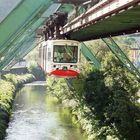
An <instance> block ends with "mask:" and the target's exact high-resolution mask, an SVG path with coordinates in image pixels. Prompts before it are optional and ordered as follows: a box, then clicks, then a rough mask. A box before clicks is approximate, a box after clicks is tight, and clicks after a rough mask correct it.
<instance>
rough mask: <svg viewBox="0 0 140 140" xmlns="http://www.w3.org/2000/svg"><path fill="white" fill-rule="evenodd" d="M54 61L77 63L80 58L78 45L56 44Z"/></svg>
mask: <svg viewBox="0 0 140 140" xmlns="http://www.w3.org/2000/svg"><path fill="white" fill-rule="evenodd" d="M53 53H54V55H53V56H54V57H53V62H56V63H76V62H77V60H78V46H67V45H54V52H53Z"/></svg>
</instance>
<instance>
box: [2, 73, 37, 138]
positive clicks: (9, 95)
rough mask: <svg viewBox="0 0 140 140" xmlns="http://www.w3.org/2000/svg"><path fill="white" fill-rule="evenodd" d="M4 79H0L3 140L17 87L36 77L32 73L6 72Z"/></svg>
mask: <svg viewBox="0 0 140 140" xmlns="http://www.w3.org/2000/svg"><path fill="white" fill-rule="evenodd" d="M3 79H4V80H0V140H3V139H4V136H5V130H6V128H7V126H8V122H9V115H10V112H11V106H12V101H13V98H14V93H15V91H16V89H17V88H18V87H19V86H21V85H23V84H24V83H27V82H31V81H33V80H34V77H33V75H31V74H26V75H14V74H6V75H4V76H3Z"/></svg>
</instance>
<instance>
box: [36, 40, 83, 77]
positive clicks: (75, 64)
mask: <svg viewBox="0 0 140 140" xmlns="http://www.w3.org/2000/svg"><path fill="white" fill-rule="evenodd" d="M39 64H40V66H41V67H42V69H43V70H44V71H45V73H46V74H47V75H50V76H56V77H64V78H68V77H77V76H78V75H79V73H80V43H79V42H78V41H74V40H63V39H59V40H47V41H43V42H42V43H40V46H39Z"/></svg>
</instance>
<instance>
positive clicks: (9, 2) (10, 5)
mask: <svg viewBox="0 0 140 140" xmlns="http://www.w3.org/2000/svg"><path fill="white" fill-rule="evenodd" d="M20 1H22V0H0V23H1V22H2V21H3V20H4V18H5V17H6V16H7V15H8V14H9V13H10V12H11V11H12V10H13V9H14V8H15V7H16V5H17V4H18V3H19V2H20Z"/></svg>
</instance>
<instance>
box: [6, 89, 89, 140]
mask: <svg viewBox="0 0 140 140" xmlns="http://www.w3.org/2000/svg"><path fill="white" fill-rule="evenodd" d="M5 140H86V138H84V137H83V135H82V131H81V130H80V129H79V128H76V126H73V124H72V116H71V113H70V111H69V110H68V109H64V108H63V107H62V106H61V104H59V103H58V102H56V99H55V98H53V97H51V96H49V95H47V91H46V87H45V86H27V87H24V88H23V89H22V90H21V91H20V92H19V93H18V94H17V96H16V99H15V102H14V106H13V115H12V117H11V121H10V123H9V127H8V129H7V136H6V138H5Z"/></svg>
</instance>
